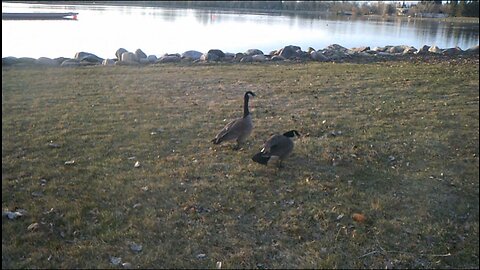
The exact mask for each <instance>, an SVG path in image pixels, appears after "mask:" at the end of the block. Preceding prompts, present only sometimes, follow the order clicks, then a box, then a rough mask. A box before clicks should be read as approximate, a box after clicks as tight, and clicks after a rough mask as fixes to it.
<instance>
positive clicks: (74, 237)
mask: <svg viewBox="0 0 480 270" xmlns="http://www.w3.org/2000/svg"><path fill="white" fill-rule="evenodd" d="M478 72H479V68H478V62H476V63H475V62H474V61H473V62H472V61H458V62H448V61H441V62H438V63H435V64H432V63H422V62H416V63H411V62H408V61H399V62H383V63H370V64H352V63H348V64H347V63H344V64H335V63H296V64H293V63H290V64H273V63H272V64H251V65H238V64H216V65H209V64H206V65H192V66H190V65H185V64H178V65H155V66H150V67H140V68H139V67H82V68H72V69H70V68H33V67H32V68H25V67H23V68H22V67H14V68H5V67H4V68H3V69H2V208H3V210H4V211H5V210H11V211H12V210H15V209H25V210H26V212H27V213H26V214H25V216H23V217H20V218H18V219H15V220H8V219H7V218H6V217H3V221H2V267H6V268H115V267H117V266H113V265H112V264H111V263H110V257H111V256H115V257H121V258H122V262H129V263H131V265H132V267H134V268H214V267H215V265H216V262H217V261H220V262H222V267H223V268H262V267H265V268H384V267H386V266H389V267H395V268H450V267H454V268H478V266H479V259H478V256H479V252H478V251H479V249H478V244H479V243H478V239H479V238H478V228H479V226H478V216H479V208H478V205H479V200H478V198H479V193H478V190H479V189H478V187H479V185H478V178H479V159H478V156H479V132H478V128H479V107H478V106H479V104H478V102H479V92H478V87H479V85H478V84H479V83H478ZM248 90H250V91H253V92H255V93H256V94H257V96H256V97H255V98H254V99H253V100H252V102H251V111H252V113H253V119H254V125H255V128H254V131H253V133H252V135H251V137H250V138H249V139H248V141H247V144H246V145H245V146H244V148H243V149H241V150H239V151H234V150H232V145H229V144H228V143H227V144H225V145H219V146H217V145H213V144H211V142H210V140H211V139H212V138H213V137H214V136H215V134H216V133H217V132H218V131H219V130H220V129H221V128H223V126H224V125H225V124H226V121H228V120H230V119H233V118H235V117H239V116H241V114H242V101H243V100H242V99H243V94H244V92H245V91H248ZM290 129H297V130H298V131H299V132H300V133H301V134H302V135H303V136H302V137H300V138H298V139H296V140H295V141H296V145H295V149H294V154H293V155H292V156H291V157H290V158H289V159H288V160H286V161H285V162H284V165H285V168H283V169H281V170H277V169H276V168H270V167H264V166H261V165H259V164H256V163H254V162H253V161H251V156H252V155H253V154H254V153H255V152H256V151H258V150H260V148H261V145H262V143H263V142H264V140H266V139H267V138H268V137H269V136H270V135H271V134H272V133H276V132H279V133H283V132H285V131H287V130H290ZM49 143H55V144H58V145H60V147H59V148H54V147H50V146H49V145H48V144H49ZM70 160H74V161H75V163H74V164H73V165H65V161H70ZM136 161H139V162H140V164H141V166H140V167H139V168H134V164H135V162H136ZM42 179H44V180H42ZM45 180H46V183H45ZM354 213H362V214H363V215H365V217H366V221H365V222H364V223H357V222H355V221H354V220H353V219H352V215H353V214H354ZM32 223H39V227H38V228H37V229H35V230H28V229H27V227H28V226H29V225H30V224H32ZM132 242H134V243H137V244H141V245H142V247H143V249H142V251H141V252H139V253H135V252H133V251H131V250H130V247H129V245H130V244H131V243H132ZM198 254H205V255H206V256H205V257H204V258H198V257H197V255H198Z"/></svg>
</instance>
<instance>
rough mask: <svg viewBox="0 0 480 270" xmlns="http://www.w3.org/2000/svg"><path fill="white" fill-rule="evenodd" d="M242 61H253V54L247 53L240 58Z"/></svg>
mask: <svg viewBox="0 0 480 270" xmlns="http://www.w3.org/2000/svg"><path fill="white" fill-rule="evenodd" d="M240 62H241V63H250V62H253V56H251V55H245V56H244V57H242V59H240Z"/></svg>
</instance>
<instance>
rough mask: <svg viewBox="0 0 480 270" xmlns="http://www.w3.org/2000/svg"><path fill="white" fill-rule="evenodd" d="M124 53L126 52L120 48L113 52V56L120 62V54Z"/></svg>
mask: <svg viewBox="0 0 480 270" xmlns="http://www.w3.org/2000/svg"><path fill="white" fill-rule="evenodd" d="M124 52H128V51H127V50H125V49H124V48H120V49H118V50H117V51H116V52H115V56H116V57H117V59H118V60H122V54H123V53H124Z"/></svg>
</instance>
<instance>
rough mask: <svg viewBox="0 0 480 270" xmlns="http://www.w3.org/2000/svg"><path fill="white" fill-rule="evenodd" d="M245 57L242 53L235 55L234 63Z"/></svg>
mask: <svg viewBox="0 0 480 270" xmlns="http://www.w3.org/2000/svg"><path fill="white" fill-rule="evenodd" d="M244 56H245V54H243V53H236V54H235V57H234V58H233V59H234V60H235V61H240V60H242V58H243V57H244Z"/></svg>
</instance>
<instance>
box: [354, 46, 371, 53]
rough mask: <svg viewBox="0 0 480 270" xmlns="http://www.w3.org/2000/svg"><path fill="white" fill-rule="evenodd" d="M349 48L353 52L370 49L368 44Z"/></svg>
mask: <svg viewBox="0 0 480 270" xmlns="http://www.w3.org/2000/svg"><path fill="white" fill-rule="evenodd" d="M350 50H352V51H354V52H357V53H359V52H366V51H369V50H370V46H366V47H365V46H363V47H358V48H351V49H350Z"/></svg>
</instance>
